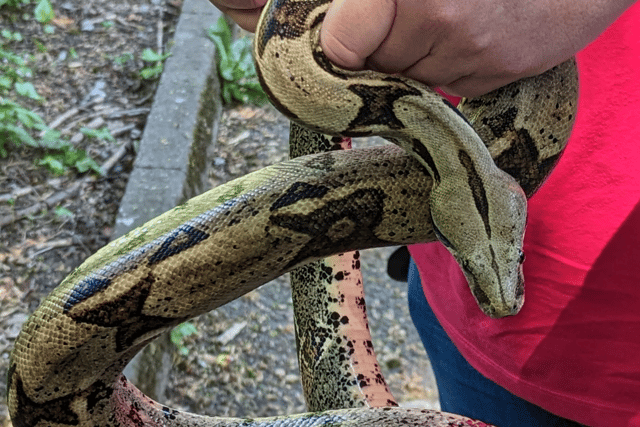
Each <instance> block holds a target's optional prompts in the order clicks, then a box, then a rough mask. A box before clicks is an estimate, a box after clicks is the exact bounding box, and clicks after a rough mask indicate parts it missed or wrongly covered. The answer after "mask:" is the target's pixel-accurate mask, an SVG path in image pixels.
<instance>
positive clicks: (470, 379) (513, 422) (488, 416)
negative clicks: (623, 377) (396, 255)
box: [408, 260, 580, 427]
mask: <svg viewBox="0 0 640 427" xmlns="http://www.w3.org/2000/svg"><path fill="white" fill-rule="evenodd" d="M408 284H409V311H410V313H411V318H412V319H413V323H414V324H415V325H416V328H417V329H418V333H419V334H420V338H421V339H422V343H423V345H424V347H425V349H426V350H427V353H428V355H429V359H430V360H431V366H432V367H433V371H434V373H435V377H436V383H437V384H438V392H439V394H440V406H441V408H442V410H443V411H445V412H451V413H454V414H460V415H464V416H466V417H470V418H475V419H478V420H481V421H483V422H485V423H489V424H494V425H497V426H500V427H520V426H522V427H524V426H567V427H568V426H579V425H580V424H578V423H576V422H574V421H570V420H567V419H565V418H561V417H558V416H557V415H553V414H552V413H550V412H547V411H545V410H544V409H542V408H540V407H539V406H536V405H534V404H533V403H530V402H527V401H526V400H523V399H521V398H519V397H518V396H516V395H514V394H512V393H510V392H509V391H507V390H506V389H504V388H502V387H500V386H499V385H497V384H496V383H494V382H493V381H491V380H489V379H487V378H485V377H484V376H482V374H480V373H479V372H478V371H476V370H475V369H474V368H473V367H472V366H471V365H469V363H468V362H467V361H466V360H465V359H464V357H462V355H461V354H460V352H458V350H457V349H456V347H455V346H454V345H453V342H451V340H450V339H449V337H448V336H447V334H446V332H445V331H444V329H443V328H442V326H441V325H440V323H439V322H438V319H437V318H436V316H435V315H434V314H433V311H432V310H431V307H429V304H428V303H427V300H426V298H425V296H424V293H423V292H422V284H421V282H420V276H419V273H418V269H417V267H416V265H415V263H414V262H413V260H411V265H410V266H409V283H408Z"/></svg>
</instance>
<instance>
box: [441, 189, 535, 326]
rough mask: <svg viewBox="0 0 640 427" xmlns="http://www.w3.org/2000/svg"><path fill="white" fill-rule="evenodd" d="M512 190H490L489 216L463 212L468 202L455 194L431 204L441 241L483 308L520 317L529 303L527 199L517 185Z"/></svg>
mask: <svg viewBox="0 0 640 427" xmlns="http://www.w3.org/2000/svg"><path fill="white" fill-rule="evenodd" d="M507 187H508V188H506V189H505V188H501V189H500V188H499V189H487V199H489V200H491V202H490V203H488V204H487V210H486V211H485V212H479V210H478V209H471V210H469V209H470V208H469V207H467V208H463V207H462V206H461V203H465V198H464V197H461V196H460V195H459V194H458V195H454V194H455V193H450V192H449V193H448V194H449V195H448V197H447V198H445V200H444V201H441V202H440V203H437V204H436V205H435V206H434V205H433V204H432V206H431V207H432V213H431V214H432V220H433V225H434V231H435V234H436V237H437V238H438V240H439V241H440V242H442V243H443V244H444V246H446V247H447V249H448V250H449V252H451V254H452V255H453V256H454V258H455V259H456V261H457V262H458V265H459V266H460V267H461V269H462V271H463V273H464V275H465V277H466V279H467V282H468V284H469V288H470V289H471V292H472V294H473V296H474V298H475V299H476V302H477V303H478V306H479V307H480V309H482V311H483V312H484V313H485V314H486V315H488V316H490V317H492V318H499V317H504V316H510V315H514V314H517V313H518V311H519V310H520V308H522V304H523V303H524V278H523V273H522V263H523V261H524V253H523V251H522V246H523V240H524V229H525V225H526V203H527V201H526V197H525V195H524V193H523V192H522V190H521V189H520V187H519V186H517V184H515V182H514V185H509V186H507ZM498 193H499V194H498ZM498 196H499V197H498ZM432 198H433V195H432ZM470 212H475V214H470Z"/></svg>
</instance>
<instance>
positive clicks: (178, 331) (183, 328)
mask: <svg viewBox="0 0 640 427" xmlns="http://www.w3.org/2000/svg"><path fill="white" fill-rule="evenodd" d="M197 333H198V329H197V328H196V327H195V326H194V325H193V323H191V322H184V323H181V324H179V325H178V326H176V327H175V328H173V329H172V330H171V342H172V343H173V345H175V346H176V348H177V349H178V353H180V354H181V355H182V356H186V355H187V354H189V349H188V348H187V347H186V346H185V345H184V339H185V338H186V337H188V336H191V335H194V334H197Z"/></svg>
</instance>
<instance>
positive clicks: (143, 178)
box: [113, 0, 222, 401]
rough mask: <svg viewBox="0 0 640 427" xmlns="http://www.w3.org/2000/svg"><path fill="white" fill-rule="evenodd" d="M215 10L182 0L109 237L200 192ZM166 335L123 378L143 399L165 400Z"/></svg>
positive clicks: (215, 115)
mask: <svg viewBox="0 0 640 427" xmlns="http://www.w3.org/2000/svg"><path fill="white" fill-rule="evenodd" d="M220 16H222V14H221V12H220V11H219V10H218V9H216V8H215V7H213V6H212V5H211V4H210V3H208V2H207V1H205V0H185V1H184V4H183V6H182V12H181V14H180V19H179V21H178V25H177V26H176V31H175V34H174V38H173V46H172V47H171V49H170V51H171V53H172V55H171V56H170V57H169V58H168V59H167V60H166V62H165V69H164V72H163V73H162V76H161V78H160V83H159V86H158V89H157V92H156V95H155V98H154V101H153V105H152V107H151V112H150V114H149V116H148V118H147V123H146V126H145V129H144V133H143V135H142V139H141V141H140V147H139V150H138V154H137V156H136V160H135V162H134V165H133V170H132V171H131V175H130V177H129V182H128V183H127V188H126V190H125V194H124V196H123V198H122V201H121V202H120V208H119V210H118V215H117V217H116V224H115V229H114V234H113V239H117V238H118V237H120V236H122V235H124V234H125V233H127V232H128V231H130V230H132V229H134V228H136V227H138V226H141V225H143V224H144V223H145V222H147V221H149V220H150V219H153V218H155V217H156V216H158V215H160V214H161V213H163V212H165V211H167V210H169V209H171V208H173V207H174V206H176V205H178V204H180V203H182V202H184V201H185V200H187V199H189V198H191V197H193V196H195V195H198V194H200V193H202V192H203V191H204V190H206V189H207V188H206V184H205V182H206V181H205V178H206V161H207V155H206V152H207V151H208V150H209V148H210V146H211V145H212V143H213V141H215V140H216V139H217V133H218V124H219V120H220V115H221V113H222V101H221V98H220V89H219V87H220V84H219V81H218V74H217V70H216V65H215V47H214V44H213V42H212V41H211V40H210V39H209V38H208V37H207V35H206V29H207V28H208V27H209V26H211V25H213V24H214V23H215V22H216V21H217V20H218V18H219V17H220ZM170 346H171V342H170V339H169V334H164V335H163V336H162V337H160V338H159V339H157V340H155V341H154V342H152V343H151V344H150V345H149V346H147V347H146V348H145V350H144V351H142V352H141V353H139V354H138V355H137V356H136V357H135V358H134V359H133V360H132V361H131V363H129V365H128V366H127V368H126V369H125V371H124V373H125V375H126V376H127V378H129V380H131V381H132V382H133V383H134V384H136V386H138V388H140V389H141V390H142V391H143V392H144V393H145V394H147V395H148V396H149V397H151V398H153V399H156V400H159V401H163V400H165V390H166V387H167V383H168V374H169V370H170V368H171V360H170V359H171V358H170V356H169V355H170V353H169V352H168V351H166V350H167V349H168V348H169V347H170Z"/></svg>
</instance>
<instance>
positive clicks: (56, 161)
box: [36, 154, 67, 175]
mask: <svg viewBox="0 0 640 427" xmlns="http://www.w3.org/2000/svg"><path fill="white" fill-rule="evenodd" d="M36 164H37V165H38V166H45V167H46V168H48V169H49V170H50V171H51V172H53V173H55V174H57V175H62V174H63V173H64V172H65V171H66V170H67V168H66V167H65V166H64V163H63V162H62V161H61V160H60V156H59V155H58V156H56V155H53V154H48V155H46V156H44V157H43V158H42V159H40V160H38V161H37V162H36Z"/></svg>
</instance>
